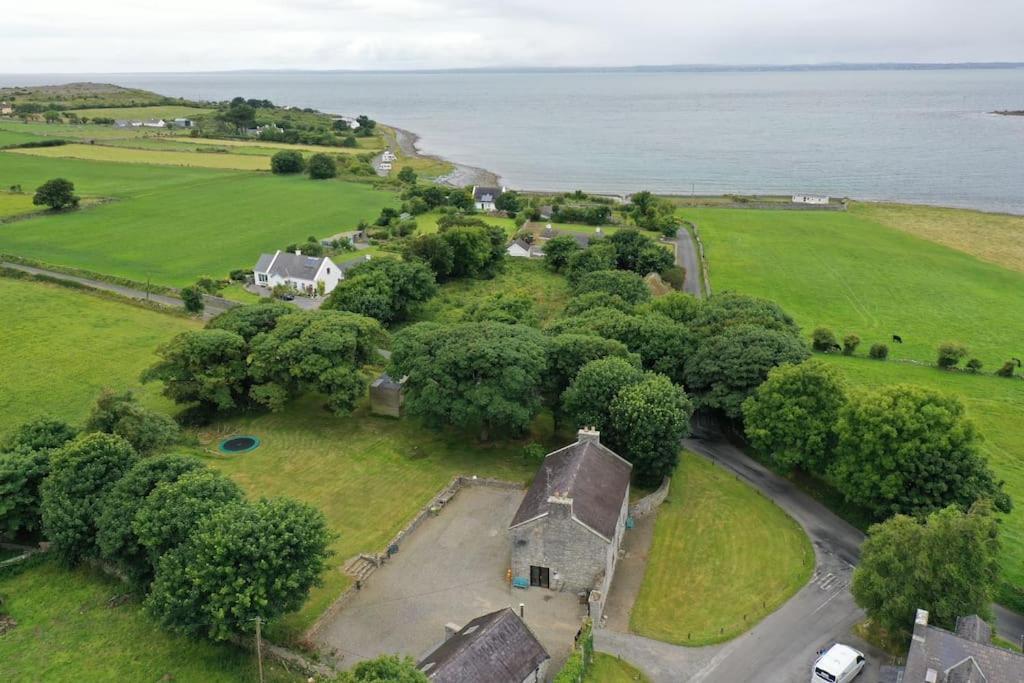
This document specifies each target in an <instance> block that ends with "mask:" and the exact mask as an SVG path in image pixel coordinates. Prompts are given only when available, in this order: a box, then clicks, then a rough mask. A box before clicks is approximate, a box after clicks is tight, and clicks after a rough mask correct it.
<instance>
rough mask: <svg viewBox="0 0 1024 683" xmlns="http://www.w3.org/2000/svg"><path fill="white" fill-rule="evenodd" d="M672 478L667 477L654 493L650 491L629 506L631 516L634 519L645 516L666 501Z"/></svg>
mask: <svg viewBox="0 0 1024 683" xmlns="http://www.w3.org/2000/svg"><path fill="white" fill-rule="evenodd" d="M671 483H672V480H671V479H669V478H668V477H665V478H664V479H662V480H661V486H659V487H658V488H657V489H655V491H654V492H653V493H649V494H647V495H646V496H644V497H643V498H641V499H640V500H638V501H637V502H635V503H633V504H632V505H630V506H629V516H630V517H633V518H634V519H635V518H637V517H645V516H647V515H649V514H651V513H652V512H654V511H655V510H657V509H658V506H659V505H661V504H662V503H664V502H665V499H666V498H668V489H669V485H670V484H671Z"/></svg>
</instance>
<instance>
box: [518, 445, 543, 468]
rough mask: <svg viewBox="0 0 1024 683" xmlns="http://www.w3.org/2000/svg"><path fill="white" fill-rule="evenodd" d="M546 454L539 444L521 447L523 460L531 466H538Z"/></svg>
mask: <svg viewBox="0 0 1024 683" xmlns="http://www.w3.org/2000/svg"><path fill="white" fill-rule="evenodd" d="M547 454H548V452H547V449H546V448H544V446H542V445H540V444H539V443H528V444H526V445H525V446H523V460H524V461H525V462H526V463H527V464H528V465H531V466H536V465H539V464H540V463H541V462H543V460H544V458H545V456H547Z"/></svg>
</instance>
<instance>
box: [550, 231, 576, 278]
mask: <svg viewBox="0 0 1024 683" xmlns="http://www.w3.org/2000/svg"><path fill="white" fill-rule="evenodd" d="M578 251H580V245H579V243H578V242H577V241H576V240H575V239H574V238H573V237H572V236H571V235H559V236H558V237H552V238H551V239H549V240H548V241H547V242H545V243H544V263H545V264H547V266H548V268H550V269H551V270H553V271H555V272H556V273H560V272H562V270H563V269H564V268H565V267H566V266H567V265H568V264H569V259H570V258H571V257H572V255H573V254H575V253H576V252H578Z"/></svg>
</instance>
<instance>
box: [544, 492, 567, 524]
mask: <svg viewBox="0 0 1024 683" xmlns="http://www.w3.org/2000/svg"><path fill="white" fill-rule="evenodd" d="M548 515H549V516H550V517H551V519H569V518H570V517H572V498H569V497H568V496H566V495H563V494H559V493H557V492H556V493H554V494H553V495H551V496H548Z"/></svg>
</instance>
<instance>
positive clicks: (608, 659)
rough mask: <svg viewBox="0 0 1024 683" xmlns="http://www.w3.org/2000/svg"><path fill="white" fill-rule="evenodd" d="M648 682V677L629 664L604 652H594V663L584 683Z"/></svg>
mask: <svg viewBox="0 0 1024 683" xmlns="http://www.w3.org/2000/svg"><path fill="white" fill-rule="evenodd" d="M646 680H647V677H646V676H644V675H643V674H642V673H640V671H639V670H637V668H636V667H635V666H633V665H632V664H630V663H629V662H625V661H623V660H621V659H619V658H618V657H616V656H614V655H609V654H606V653H604V652H594V661H593V663H592V664H591V666H590V671H588V672H587V676H586V678H584V679H583V683H629V682H630V681H646Z"/></svg>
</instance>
